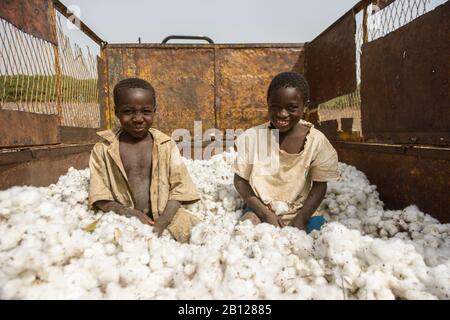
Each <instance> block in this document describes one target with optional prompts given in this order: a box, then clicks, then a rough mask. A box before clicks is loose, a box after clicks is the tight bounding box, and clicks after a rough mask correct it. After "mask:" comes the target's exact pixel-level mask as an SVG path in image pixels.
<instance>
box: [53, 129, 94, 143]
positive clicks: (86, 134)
mask: <svg viewBox="0 0 450 320" xmlns="http://www.w3.org/2000/svg"><path fill="white" fill-rule="evenodd" d="M101 130H102V129H100V128H79V127H65V126H61V127H59V135H60V140H61V143H74V144H76V143H87V142H97V141H99V136H98V135H97V132H98V131H101Z"/></svg>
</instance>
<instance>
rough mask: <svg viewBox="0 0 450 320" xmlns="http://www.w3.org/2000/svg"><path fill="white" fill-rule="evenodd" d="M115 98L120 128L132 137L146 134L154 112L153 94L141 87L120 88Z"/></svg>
mask: <svg viewBox="0 0 450 320" xmlns="http://www.w3.org/2000/svg"><path fill="white" fill-rule="evenodd" d="M117 98H118V99H117V101H118V105H117V106H116V115H117V117H118V118H119V120H120V124H121V126H122V129H123V130H124V131H125V132H127V133H128V134H129V135H130V136H132V137H133V138H138V139H139V138H143V137H145V136H147V132H148V129H149V128H150V127H151V126H152V123H153V116H154V114H155V97H153V94H152V93H151V92H150V91H149V90H145V89H141V88H121V89H120V90H119V92H118V97H117Z"/></svg>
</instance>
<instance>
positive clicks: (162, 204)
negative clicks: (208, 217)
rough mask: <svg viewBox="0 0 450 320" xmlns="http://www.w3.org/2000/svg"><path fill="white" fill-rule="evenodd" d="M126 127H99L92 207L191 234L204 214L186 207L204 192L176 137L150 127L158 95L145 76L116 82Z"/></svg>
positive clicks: (180, 236)
mask: <svg viewBox="0 0 450 320" xmlns="http://www.w3.org/2000/svg"><path fill="white" fill-rule="evenodd" d="M114 102H115V112H116V116H117V117H118V119H119V120H120V124H121V127H120V128H119V129H116V130H106V131H101V132H98V133H97V134H98V135H99V136H100V137H102V138H103V139H102V141H101V142H99V143H97V144H96V145H95V146H94V149H93V150H92V153H91V158H90V162H89V168H90V172H91V179H90V187H89V207H91V208H93V207H95V208H97V209H100V210H102V211H104V212H108V211H114V212H115V213H117V214H121V215H126V216H129V217H136V218H138V219H139V220H140V221H141V222H142V223H144V224H148V225H153V230H154V231H155V232H156V233H157V234H161V233H162V232H163V231H164V230H165V229H167V230H169V232H170V233H171V234H172V236H173V237H174V238H175V239H176V240H178V241H181V242H186V241H188V240H189V237H190V231H191V228H192V227H193V226H194V225H195V224H196V223H198V222H199V219H198V218H196V217H195V216H193V215H191V214H190V213H189V212H187V211H186V210H184V209H183V208H181V207H180V206H181V204H183V203H193V202H195V201H198V200H199V199H200V198H199V195H198V193H197V189H196V187H195V185H194V184H193V182H192V180H191V177H190V176H189V173H188V172H187V169H186V167H185V165H184V163H183V161H182V159H181V155H180V152H179V150H178V148H177V146H176V144H175V142H174V141H173V140H172V139H170V137H168V136H166V135H165V134H164V133H162V132H160V131H158V130H156V129H153V128H151V126H152V123H153V117H154V114H155V111H156V95H155V90H154V89H153V87H152V86H151V85H150V84H149V83H148V82H147V81H145V80H142V79H137V78H129V79H125V80H122V81H120V82H119V83H118V84H117V85H116V86H115V87H114Z"/></svg>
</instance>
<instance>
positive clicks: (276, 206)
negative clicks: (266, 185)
mask: <svg viewBox="0 0 450 320" xmlns="http://www.w3.org/2000/svg"><path fill="white" fill-rule="evenodd" d="M270 207H271V208H272V210H273V211H274V212H275V214H277V215H282V214H284V213H286V212H288V210H289V207H288V204H287V203H286V202H283V201H272V202H271V203H270Z"/></svg>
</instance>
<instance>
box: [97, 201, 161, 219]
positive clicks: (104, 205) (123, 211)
mask: <svg viewBox="0 0 450 320" xmlns="http://www.w3.org/2000/svg"><path fill="white" fill-rule="evenodd" d="M94 207H96V208H98V209H100V210H102V211H103V212H108V211H113V212H115V213H117V214H120V215H124V216H127V217H136V218H138V219H139V220H140V221H141V222H142V223H144V224H148V225H153V224H154V221H153V220H152V219H151V218H150V217H149V216H147V215H146V214H145V213H144V212H142V211H139V210H136V209H133V208H129V207H126V206H124V205H122V204H120V203H118V202H116V201H111V200H100V201H96V202H95V203H94Z"/></svg>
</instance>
